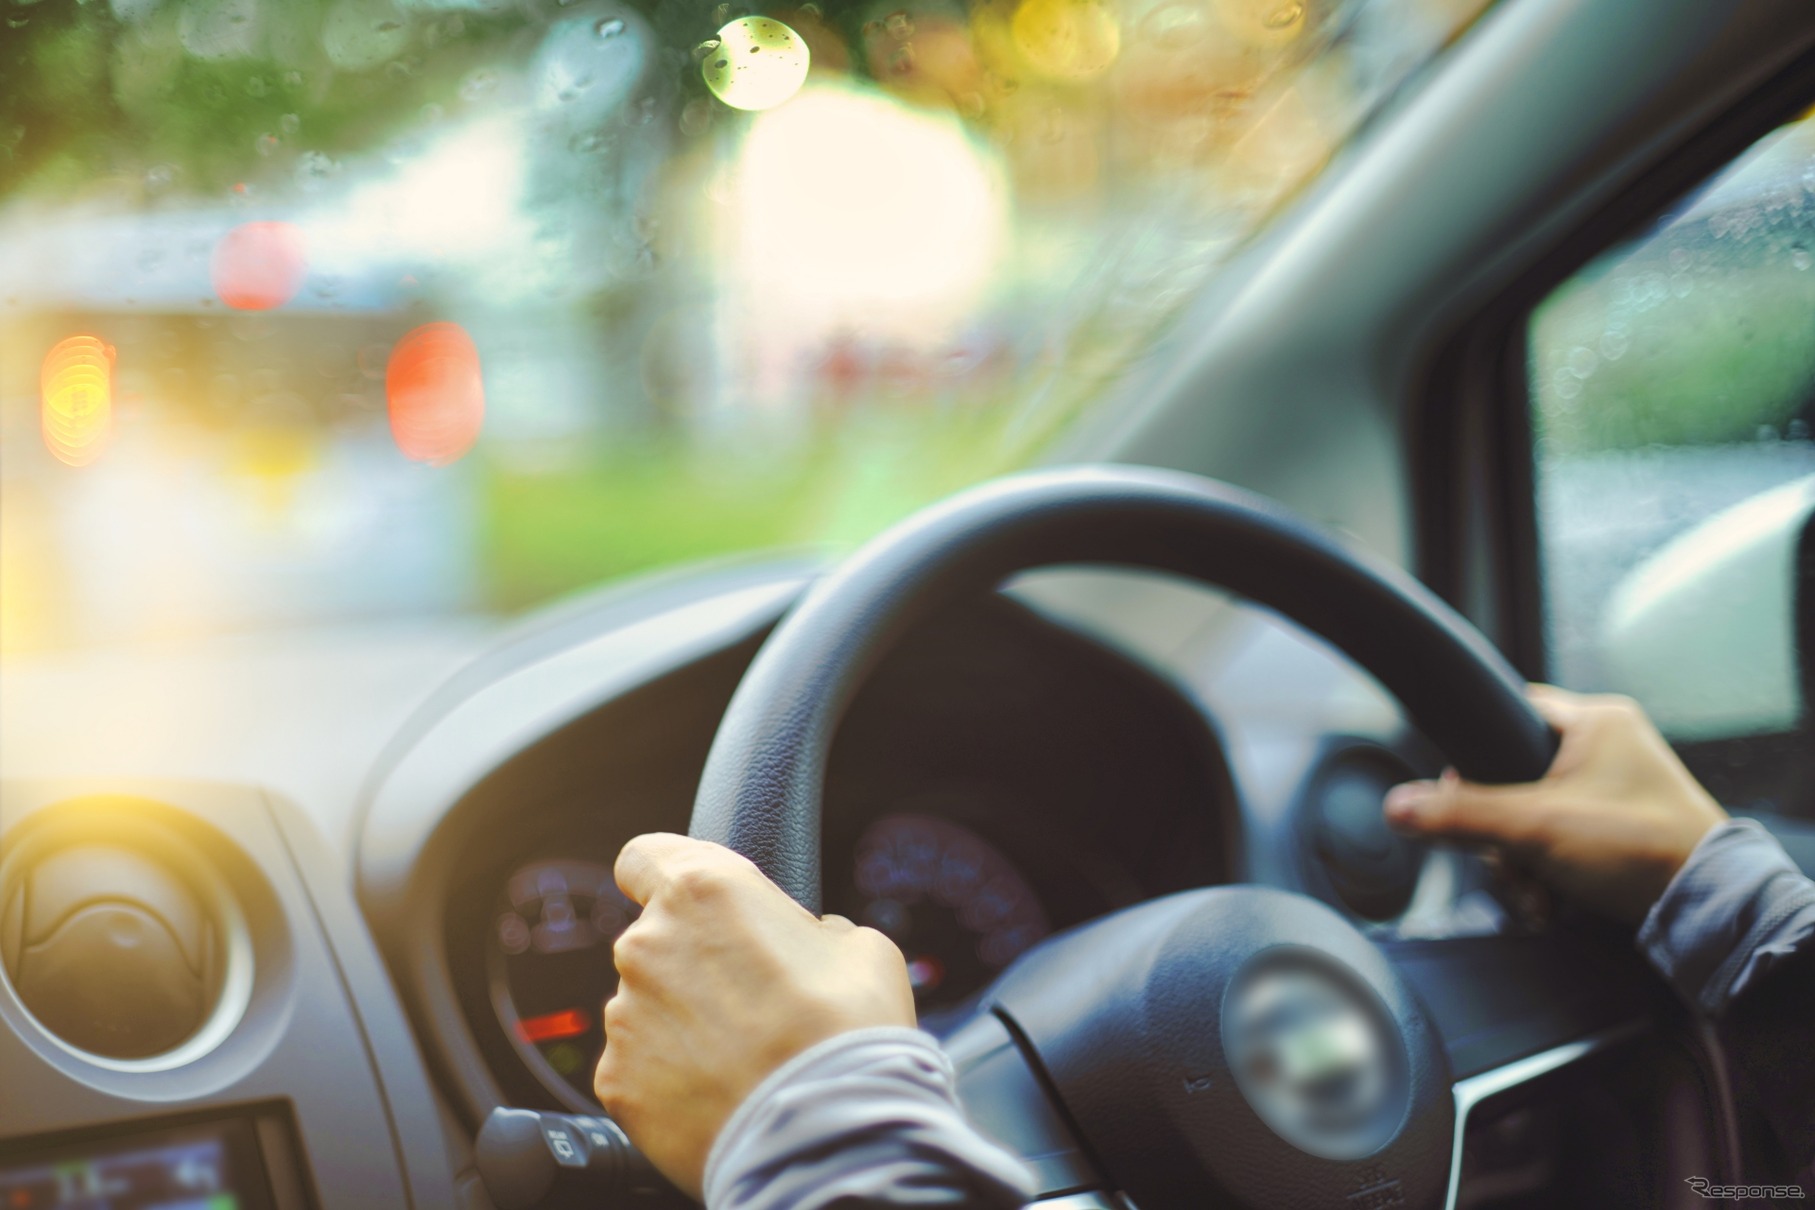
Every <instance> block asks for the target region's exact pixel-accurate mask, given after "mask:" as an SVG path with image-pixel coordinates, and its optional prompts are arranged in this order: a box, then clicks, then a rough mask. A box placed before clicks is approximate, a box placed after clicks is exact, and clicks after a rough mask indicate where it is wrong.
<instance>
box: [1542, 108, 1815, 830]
mask: <svg viewBox="0 0 1815 1210" xmlns="http://www.w3.org/2000/svg"><path fill="white" fill-rule="evenodd" d="M1527 337H1528V349H1529V367H1528V369H1529V375H1530V398H1531V421H1532V432H1533V436H1534V440H1535V447H1534V455H1535V457H1534V464H1535V467H1536V487H1537V502H1536V503H1537V520H1538V535H1539V559H1540V570H1541V574H1542V577H1543V603H1544V611H1545V626H1546V633H1547V637H1548V649H1549V652H1550V675H1551V677H1552V679H1554V680H1556V681H1557V682H1559V683H1561V684H1563V685H1566V686H1568V687H1570V688H1577V689H1591V690H1612V691H1617V692H1622V693H1629V694H1631V695H1632V696H1634V697H1636V698H1638V699H1639V700H1640V701H1641V702H1642V703H1643V704H1644V705H1645V706H1646V708H1647V709H1648V710H1649V711H1650V712H1651V714H1652V716H1653V717H1654V718H1656V719H1657V720H1658V723H1659V725H1660V726H1661V727H1662V728H1663V729H1664V731H1665V733H1666V734H1667V735H1669V736H1670V738H1671V739H1672V741H1673V742H1676V743H1677V744H1678V745H1679V747H1681V748H1683V749H1684V750H1685V751H1687V752H1699V753H1701V754H1702V755H1703V756H1704V757H1707V756H1708V754H1709V753H1711V752H1714V751H1715V750H1716V749H1718V750H1719V752H1720V753H1721V761H1722V762H1724V763H1725V764H1727V765H1743V764H1745V763H1746V762H1747V761H1749V760H1751V759H1752V758H1753V757H1754V756H1756V755H1757V754H1758V753H1759V752H1760V751H1768V752H1769V753H1775V754H1777V755H1776V756H1774V757H1772V758H1771V760H1774V761H1775V762H1776V764H1777V765H1778V766H1780V772H1781V771H1782V770H1783V769H1787V768H1788V767H1789V765H1790V764H1795V765H1796V766H1798V768H1799V771H1800V772H1803V773H1807V772H1810V771H1811V770H1810V766H1809V764H1808V763H1807V762H1806V749H1807V747H1808V745H1807V738H1806V737H1807V734H1808V733H1807V732H1806V731H1799V727H1801V726H1802V725H1803V724H1804V722H1805V717H1804V716H1805V710H1806V707H1805V704H1804V702H1803V700H1802V699H1803V692H1802V686H1803V685H1804V684H1805V683H1806V678H1807V677H1808V676H1809V671H1810V670H1809V667H1808V665H1807V664H1806V663H1803V662H1801V661H1809V660H1815V651H1804V652H1802V653H1801V656H1800V660H1799V653H1798V650H1797V640H1796V635H1797V632H1798V621H1797V619H1798V615H1799V612H1800V611H1808V610H1811V609H1815V601H1811V600H1809V599H1806V597H1805V598H1804V599H1801V600H1799V599H1798V580H1799V577H1800V576H1802V575H1805V574H1806V573H1799V571H1798V568H1799V563H1798V560H1799V558H1800V559H1807V558H1810V557H1811V556H1812V555H1815V535H1810V536H1809V538H1808V540H1807V541H1806V543H1805V529H1807V528H1808V527H1809V518H1810V515H1811V512H1812V511H1815V442H1812V441H1811V439H1810V438H1811V430H1812V428H1815V111H1812V112H1811V113H1810V114H1805V115H1804V117H1803V118H1802V119H1801V120H1799V121H1796V122H1792V123H1790V124H1789V125H1786V126H1783V127H1781V128H1779V129H1777V130H1776V131H1773V132H1772V133H1771V134H1769V135H1767V136H1766V137H1765V138H1763V139H1761V140H1759V142H1757V143H1756V144H1755V145H1753V146H1752V147H1751V148H1750V149H1749V150H1748V151H1747V152H1746V153H1745V154H1744V155H1742V156H1741V157H1740V158H1739V159H1738V160H1736V161H1735V162H1734V163H1732V164H1731V165H1730V166H1729V167H1728V168H1727V169H1725V170H1724V171H1723V172H1721V173H1720V174H1718V175H1717V176H1715V177H1714V178H1713V179H1711V180H1710V181H1708V182H1706V183H1705V184H1704V185H1703V186H1702V187H1701V188H1700V189H1698V190H1697V191H1696V192H1695V193H1694V194H1692V195H1691V196H1689V197H1688V198H1686V199H1684V200H1683V201H1682V202H1680V203H1679V204H1678V205H1677V206H1676V207H1675V208H1674V209H1672V210H1671V211H1670V212H1669V213H1667V214H1665V215H1664V216H1662V217H1661V218H1660V219H1659V220H1658V221H1657V222H1656V223H1655V224H1654V225H1653V226H1652V227H1651V228H1650V229H1649V230H1648V231H1647V232H1645V233H1644V234H1643V235H1641V236H1639V237H1637V238H1635V239H1632V240H1630V241H1628V242H1626V243H1624V244H1621V245H1619V246H1617V247H1614V248H1612V249H1609V250H1608V251H1607V252H1605V253H1604V254H1602V255H1601V256H1599V257H1598V258H1596V259H1595V260H1594V261H1593V262H1591V263H1590V264H1588V265H1587V266H1585V267H1584V268H1583V269H1581V270H1580V271H1579V272H1578V273H1576V274H1575V275H1574V276H1572V277H1571V278H1569V279H1568V280H1567V281H1565V282H1563V283H1562V284H1561V285H1560V286H1558V287H1557V288H1556V289H1555V290H1554V291H1552V292H1551V294H1550V295H1549V296H1548V297H1546V298H1545V299H1544V301H1543V302H1542V303H1540V304H1539V305H1538V306H1537V307H1536V308H1535V309H1534V310H1533V312H1532V314H1531V318H1530V327H1529V331H1528V333H1527ZM1807 591H1809V590H1808V589H1804V592H1805V593H1806V592H1807ZM1722 745H1724V747H1722ZM1736 745H1737V746H1736ZM1748 745H1749V746H1748ZM1767 763H1769V762H1767ZM1697 771H1698V772H1702V771H1703V770H1702V769H1701V768H1699V767H1698V770H1697ZM1729 772H1730V770H1729ZM1716 780H1720V779H1719V778H1716ZM1727 780H1729V781H1732V780H1734V779H1733V778H1731V777H1729V778H1727ZM1738 780H1739V781H1740V782H1745V783H1746V784H1747V785H1750V786H1751V787H1752V788H1753V789H1755V790H1757V792H1758V793H1759V794H1760V795H1761V796H1765V797H1782V795H1780V794H1779V793H1778V791H1779V790H1782V789H1783V787H1782V786H1781V785H1778V786H1770V785H1766V784H1764V783H1762V782H1759V781H1758V779H1756V778H1752V779H1747V778H1743V777H1742V778H1739V779H1738ZM1778 780H1779V781H1780V782H1781V781H1782V778H1781V777H1780V778H1779V779H1778ZM1805 780H1806V779H1805ZM1808 794H1809V792H1808V788H1807V787H1806V786H1805V787H1804V789H1803V794H1802V801H1803V802H1805V803H1806V802H1807V801H1809V797H1808Z"/></svg>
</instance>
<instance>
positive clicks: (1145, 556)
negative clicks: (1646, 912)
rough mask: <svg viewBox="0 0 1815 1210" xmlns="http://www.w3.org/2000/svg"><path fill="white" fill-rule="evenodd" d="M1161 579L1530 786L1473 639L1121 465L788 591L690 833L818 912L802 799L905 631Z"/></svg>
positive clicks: (1204, 485) (1527, 753) (1326, 540)
mask: <svg viewBox="0 0 1815 1210" xmlns="http://www.w3.org/2000/svg"><path fill="white" fill-rule="evenodd" d="M1079 564H1099V565H1105V564H1106V565H1117V566H1123V567H1139V568H1148V569H1151V570H1156V571H1164V572H1172V573H1174V574H1177V575H1180V576H1183V577H1186V578H1188V579H1193V580H1198V581H1201V582H1203V583H1206V584H1210V585H1213V586H1216V587H1218V588H1224V589H1227V590H1229V591H1231V592H1234V593H1236V594H1238V595H1240V596H1243V597H1246V598H1248V599H1249V600H1251V601H1253V602H1254V603H1256V604H1259V605H1263V606H1266V607H1268V608H1271V609H1273V610H1276V611H1277V612H1279V613H1281V614H1283V615H1284V616H1286V617H1288V618H1291V619H1292V620H1293V621H1295V622H1297V623H1298V624H1300V625H1301V626H1304V627H1305V628H1306V629H1308V630H1310V631H1312V632H1313V633H1315V634H1317V635H1319V636H1321V637H1322V638H1324V639H1325V640H1327V641H1328V642H1330V643H1332V644H1333V645H1335V646H1336V647H1337V648H1339V649H1340V650H1342V651H1343V652H1344V653H1346V654H1347V655H1348V656H1349V657H1350V658H1351V659H1353V660H1354V661H1355V662H1356V663H1358V664H1360V665H1361V666H1362V667H1363V668H1365V669H1367V671H1369V672H1370V673H1372V674H1373V675H1374V676H1375V677H1376V678H1377V679H1378V680H1379V681H1380V682H1381V684H1383V685H1384V686H1385V687H1386V688H1387V689H1388V690H1389V691H1390V692H1391V693H1392V694H1393V695H1394V696H1395V697H1397V698H1398V699H1399V702H1400V704H1401V705H1403V706H1404V707H1405V710H1406V712H1407V714H1408V715H1409V716H1410V717H1411V719H1412V721H1413V722H1414V723H1416V724H1417V725H1418V727H1419V728H1421V729H1422V730H1423V732H1424V733H1425V734H1426V735H1427V736H1428V737H1430V739H1431V740H1432V741H1433V742H1434V743H1436V744H1437V746H1438V747H1439V748H1440V749H1441V750H1442V751H1443V753H1444V755H1445V756H1447V757H1448V758H1449V760H1450V762H1451V763H1452V764H1453V765H1454V766H1455V767H1456V769H1457V770H1458V771H1459V772H1460V773H1461V774H1462V775H1463V776H1464V777H1467V778H1470V779H1471V780H1474V781H1480V782H1489V783H1507V782H1523V781H1535V780H1536V779H1538V778H1539V777H1542V776H1543V775H1544V773H1545V771H1546V770H1547V769H1548V768H1549V767H1550V762H1551V758H1552V757H1553V756H1554V755H1555V753H1556V743H1557V739H1556V735H1555V733H1554V732H1552V731H1551V729H1550V727H1549V725H1548V724H1546V723H1545V722H1544V720H1543V719H1542V718H1540V717H1539V716H1538V714H1537V712H1536V711H1534V710H1533V709H1532V708H1531V705H1530V704H1529V703H1528V702H1527V701H1526V700H1525V694H1524V688H1523V683H1522V682H1521V680H1520V679H1519V677H1518V676H1517V675H1516V674H1515V673H1514V672H1513V670H1512V668H1511V667H1510V666H1509V665H1508V664H1507V663H1506V661H1505V659H1504V658H1502V656H1501V655H1500V653H1499V652H1498V651H1496V650H1495V649H1494V647H1493V645H1492V644H1490V643H1489V642H1488V641H1487V640H1486V639H1485V638H1484V637H1483V636H1482V635H1481V633H1480V632H1479V631H1477V630H1476V629H1475V628H1474V627H1473V626H1471V625H1469V623H1468V622H1467V621H1466V620H1465V619H1463V618H1462V617H1461V616H1460V615H1459V614H1457V613H1456V612H1455V611H1454V610H1452V609H1451V608H1450V607H1449V606H1448V605H1446V604H1444V603H1443V602H1442V601H1441V600H1439V599H1438V598H1437V597H1436V596H1435V595H1434V594H1432V593H1431V592H1430V591H1429V590H1428V589H1426V588H1425V587H1424V586H1423V585H1422V584H1420V583H1418V582H1417V581H1416V580H1415V579H1413V578H1412V577H1410V576H1408V575H1406V574H1405V573H1403V572H1401V571H1400V570H1399V569H1397V568H1395V567H1393V566H1391V565H1389V564H1386V563H1384V562H1382V561H1380V560H1377V559H1374V558H1371V557H1369V556H1366V555H1364V554H1361V553H1358V552H1356V551H1353V550H1350V549H1347V548H1346V547H1344V546H1343V545H1341V544H1339V543H1338V542H1337V541H1336V539H1335V538H1333V537H1332V536H1330V535H1329V534H1327V533H1325V532H1323V531H1322V530H1320V529H1318V528H1317V527H1315V526H1312V525H1310V524H1307V523H1306V522H1304V521H1302V520H1300V519H1298V518H1297V517H1294V516H1293V515H1292V514H1290V513H1288V512H1287V511H1286V510H1285V509H1283V508H1281V507H1280V506H1279V505H1277V504H1275V503H1273V502H1272V501H1270V500H1267V499H1265V498H1264V497H1260V496H1256V495H1253V494H1251V493H1248V492H1244V491H1240V490H1238V489H1236V488H1232V487H1229V486H1228V485H1226V484H1222V483H1218V482H1215V481H1213V480H1210V479H1204V478H1200V477H1198V476H1195V475H1188V474H1183V473H1179V472H1173V471H1161V470H1153V469H1148V468H1140V467H1121V466H1086V467H1074V468H1066V469H1059V470H1046V471H1034V472H1029V473H1026V474H1019V475H1012V476H1009V477H1007V478H1003V479H997V480H994V481H992V482H989V483H986V484H983V485H982V486H979V487H976V488H972V489H971V490H969V491H965V492H962V493H960V494H958V495H956V496H953V497H952V498H950V499H948V500H946V501H944V502H942V503H940V504H936V505H934V506H932V507H931V508H928V509H926V510H924V511H922V512H920V513H917V514H916V515H914V516H912V517H910V518H908V519H907V520H906V521H903V522H901V523H900V524H899V525H896V526H895V527H894V528H892V529H890V530H888V531H886V532H885V533H883V534H881V535H879V536H878V537H876V538H874V539H873V540H871V541H870V542H869V543H868V544H866V545H865V546H864V547H863V548H862V549H861V550H859V551H858V552H857V553H855V554H854V555H852V556H851V557H850V558H849V559H848V560H846V561H845V562H844V563H843V564H841V565H840V566H839V567H838V568H837V569H836V570H834V571H833V572H832V573H831V574H830V575H828V576H826V577H825V578H824V579H821V580H819V581H818V582H817V583H816V584H814V585H813V587H812V588H811V589H810V590H809V591H808V592H807V593H806V595H805V596H804V597H803V598H802V599H801V601H800V602H799V603H798V604H797V605H796V606H795V607H794V609H793V610H792V611H791V612H790V613H789V614H788V616H787V617H785V618H784V619H782V622H781V624H780V625H779V626H778V627H777V628H776V629H775V631H774V633H773V634H771V635H770V636H769V638H768V641H767V642H765V643H764V644H763V646H762V649H761V650H760V651H759V652H758V653H757V656H756V659H755V660H754V661H753V662H752V663H751V665H750V668H749V670H748V671H747V672H745V674H744V678H743V680H742V682H741V683H740V684H739V685H738V687H737V692H736V693H735V694H734V695H733V696H732V699H731V704H730V706H729V707H728V708H727V709H726V711H725V716H724V719H723V721H722V722H721V723H720V724H719V729H718V735H717V737H716V738H715V739H714V740H713V743H712V750H711V753H710V755H709V756H708V757H707V760H706V767H705V772H704V774H703V775H702V777H701V779H700V786H699V792H698V794H697V795H696V797H695V799H694V804H693V822H692V826H691V832H692V834H693V835H694V836H696V837H699V838H701V839H705V840H713V841H717V842H719V843H720V844H724V845H727V846H729V847H730V848H732V849H734V850H736V851H737V852H739V853H742V854H743V855H744V856H746V857H748V858H750V859H751V860H752V861H754V862H755V863H756V864H757V866H758V867H760V868H761V869H762V871H763V872H764V873H765V874H767V875H768V876H769V877H770V878H772V879H774V880H775V882H776V883H777V884H778V885H780V886H781V888H782V889H783V890H785V891H787V892H788V893H789V894H790V895H792V896H793V897H794V898H795V899H796V900H798V901H799V902H800V903H801V904H802V905H803V906H805V907H806V908H807V909H808V910H809V911H812V912H815V913H817V912H818V911H819V910H820V860H819V838H820V799H821V795H822V791H823V787H824V782H825V768H826V759H827V755H828V753H829V752H830V750H831V746H832V737H833V734H834V732H835V731H836V730H837V727H838V723H839V720H840V719H841V718H842V717H843V715H844V712H845V709H846V707H847V706H848V705H849V704H850V702H851V699H852V698H853V697H854V696H855V694H856V692H857V689H858V687H859V686H861V685H862V684H863V682H864V680H865V679H866V678H867V676H868V675H869V673H870V671H871V670H872V669H873V668H874V667H875V666H876V664H877V663H878V662H879V661H880V660H881V659H882V657H883V656H884V655H885V654H886V653H887V652H888V651H889V649H890V648H891V647H892V646H893V645H894V644H895V642H896V641H897V640H898V639H899V638H900V637H901V636H902V635H903V634H905V633H906V632H907V631H908V630H909V629H910V628H911V627H913V626H914V625H915V624H916V623H917V622H919V621H921V620H922V619H924V618H926V617H927V616H929V615H930V614H932V613H934V612H936V611H937V610H939V609H940V608H941V607H943V606H946V605H950V604H952V603H954V602H956V601H959V600H962V599H964V598H966V597H970V596H974V595H977V594H980V593H983V592H987V591H989V590H990V589H993V588H995V587H996V586H997V585H999V584H1001V583H1002V582H1003V581H1004V580H1006V579H1008V578H1009V577H1011V576H1013V575H1015V574H1016V573H1018V572H1022V571H1027V570H1030V569H1033V568H1037V567H1048V566H1054V565H1079Z"/></svg>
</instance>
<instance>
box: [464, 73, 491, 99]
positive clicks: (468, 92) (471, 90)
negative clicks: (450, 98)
mask: <svg viewBox="0 0 1815 1210" xmlns="http://www.w3.org/2000/svg"><path fill="white" fill-rule="evenodd" d="M496 91H498V73H497V72H495V71H493V70H492V69H491V68H489V67H481V68H479V69H478V70H477V71H473V72H469V73H468V74H467V77H466V79H464V80H462V81H461V82H460V97H461V99H462V100H465V101H480V100H484V99H485V98H486V97H489V96H490V95H491V94H492V93H494V92H496Z"/></svg>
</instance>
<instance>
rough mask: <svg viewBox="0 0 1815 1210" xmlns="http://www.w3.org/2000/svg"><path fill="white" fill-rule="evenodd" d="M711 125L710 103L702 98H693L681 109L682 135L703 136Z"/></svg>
mask: <svg viewBox="0 0 1815 1210" xmlns="http://www.w3.org/2000/svg"><path fill="white" fill-rule="evenodd" d="M711 125H712V102H710V101H708V100H706V99H705V98H704V97H695V98H694V99H693V100H691V101H689V102H687V104H686V105H685V106H684V107H683V108H682V109H681V133H682V134H686V135H696V134H703V133H705V131H706V129H707V128H708V127H710V126H711Z"/></svg>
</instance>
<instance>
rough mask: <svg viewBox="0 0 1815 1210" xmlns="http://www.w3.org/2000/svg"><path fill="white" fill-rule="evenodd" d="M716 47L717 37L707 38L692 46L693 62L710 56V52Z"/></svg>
mask: <svg viewBox="0 0 1815 1210" xmlns="http://www.w3.org/2000/svg"><path fill="white" fill-rule="evenodd" d="M717 49H718V39H717V38H707V39H706V40H705V41H704V42H701V43H700V44H699V45H698V46H696V47H694V48H693V61H694V62H695V63H699V62H702V61H704V60H705V59H707V58H710V57H711V55H712V52H713V51H715V50H717Z"/></svg>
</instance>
